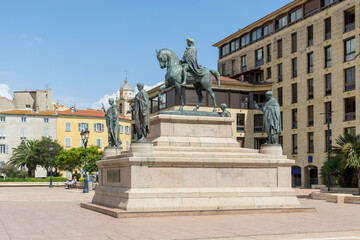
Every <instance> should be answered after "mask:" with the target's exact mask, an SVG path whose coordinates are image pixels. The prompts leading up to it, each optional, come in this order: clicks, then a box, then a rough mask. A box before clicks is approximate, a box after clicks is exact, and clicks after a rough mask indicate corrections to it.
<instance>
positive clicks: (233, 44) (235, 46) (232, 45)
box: [230, 38, 240, 52]
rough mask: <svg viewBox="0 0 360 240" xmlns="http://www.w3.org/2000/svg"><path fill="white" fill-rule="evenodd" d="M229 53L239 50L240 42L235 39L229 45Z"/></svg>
mask: <svg viewBox="0 0 360 240" xmlns="http://www.w3.org/2000/svg"><path fill="white" fill-rule="evenodd" d="M230 48H231V52H234V51H236V50H238V49H239V48H240V40H239V39H238V38H237V39H235V40H234V41H232V42H231V43H230Z"/></svg>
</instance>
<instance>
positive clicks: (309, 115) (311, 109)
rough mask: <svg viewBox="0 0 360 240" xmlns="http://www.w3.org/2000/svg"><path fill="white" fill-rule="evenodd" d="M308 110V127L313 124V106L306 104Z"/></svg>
mask: <svg viewBox="0 0 360 240" xmlns="http://www.w3.org/2000/svg"><path fill="white" fill-rule="evenodd" d="M307 112H308V127H310V126H314V106H313V105H311V106H308V107H307Z"/></svg>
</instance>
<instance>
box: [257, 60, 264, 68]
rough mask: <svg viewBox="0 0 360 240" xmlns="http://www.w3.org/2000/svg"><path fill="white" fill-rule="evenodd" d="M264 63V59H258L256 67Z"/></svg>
mask: <svg viewBox="0 0 360 240" xmlns="http://www.w3.org/2000/svg"><path fill="white" fill-rule="evenodd" d="M263 64H264V59H260V60H256V63H255V67H258V66H261V65H263Z"/></svg>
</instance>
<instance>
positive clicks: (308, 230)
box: [0, 187, 360, 240]
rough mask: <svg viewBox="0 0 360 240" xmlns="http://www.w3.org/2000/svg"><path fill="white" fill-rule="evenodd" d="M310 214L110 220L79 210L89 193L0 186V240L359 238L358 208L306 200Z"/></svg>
mask: <svg viewBox="0 0 360 240" xmlns="http://www.w3.org/2000/svg"><path fill="white" fill-rule="evenodd" d="M309 192H310V190H297V194H298V195H299V196H300V201H301V204H302V206H304V207H316V209H317V212H315V213H283V214H241V215H219V216H183V217H154V218H126V219H115V218H112V217H109V216H106V215H102V214H99V213H96V212H93V211H90V210H86V209H83V208H81V207H80V202H83V201H90V200H91V198H92V196H93V194H94V192H91V193H89V194H83V193H82V191H81V190H80V189H71V190H65V189H63V188H60V187H57V188H53V189H49V188H47V187H26V188H21V187H1V188H0V240H5V239H19V240H20V239H39V240H41V239H76V240H82V239H87V240H88V239H104V240H105V239H107V240H109V239H154V240H155V239H156V240H160V239H217V240H230V239H237V240H243V239H259V240H260V239H261V240H262V239H303V240H305V239H312V240H315V239H316V240H335V239H344V240H345V239H359V240H360V217H359V216H360V205H356V204H343V205H340V204H335V203H327V202H325V201H321V200H311V199H308V198H306V195H307V194H308V193H309Z"/></svg>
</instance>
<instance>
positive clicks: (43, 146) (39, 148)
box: [35, 137, 63, 176]
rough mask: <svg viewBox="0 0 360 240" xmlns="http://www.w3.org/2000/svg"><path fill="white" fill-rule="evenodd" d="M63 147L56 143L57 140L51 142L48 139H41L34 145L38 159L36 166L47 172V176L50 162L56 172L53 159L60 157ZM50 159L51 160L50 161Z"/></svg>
mask: <svg viewBox="0 0 360 240" xmlns="http://www.w3.org/2000/svg"><path fill="white" fill-rule="evenodd" d="M51 144H52V145H53V147H54V150H53V151H52V156H50V151H49V146H50V145H51ZM62 150H63V147H62V146H61V145H60V144H59V143H58V141H57V140H53V139H51V138H49V137H42V138H41V140H40V141H38V142H37V143H36V145H35V153H36V156H37V157H38V165H40V166H42V167H43V168H45V169H46V171H47V176H50V160H51V161H52V166H53V168H55V172H57V166H56V163H55V159H56V157H57V156H59V155H60V153H61V151H62ZM51 157H52V159H51Z"/></svg>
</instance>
